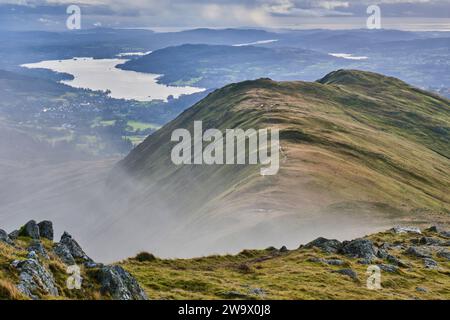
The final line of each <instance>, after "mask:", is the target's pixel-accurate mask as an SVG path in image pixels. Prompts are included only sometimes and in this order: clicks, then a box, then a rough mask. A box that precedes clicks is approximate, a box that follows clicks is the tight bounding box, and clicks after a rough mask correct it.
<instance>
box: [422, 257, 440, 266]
mask: <svg viewBox="0 0 450 320" xmlns="http://www.w3.org/2000/svg"><path fill="white" fill-rule="evenodd" d="M423 265H424V266H425V268H427V269H437V267H438V263H437V262H436V261H434V260H433V259H430V258H424V259H423Z"/></svg>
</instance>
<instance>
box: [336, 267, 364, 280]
mask: <svg viewBox="0 0 450 320" xmlns="http://www.w3.org/2000/svg"><path fill="white" fill-rule="evenodd" d="M331 272H332V273H339V274H342V275H344V276H347V277H350V278H351V279H352V280H354V281H356V280H358V274H357V273H356V272H355V271H353V270H352V269H341V270H335V271H331Z"/></svg>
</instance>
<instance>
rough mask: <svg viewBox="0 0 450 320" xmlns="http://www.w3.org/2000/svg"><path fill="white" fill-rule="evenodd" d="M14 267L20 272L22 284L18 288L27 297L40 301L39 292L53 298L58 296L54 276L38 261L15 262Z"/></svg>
mask: <svg viewBox="0 0 450 320" xmlns="http://www.w3.org/2000/svg"><path fill="white" fill-rule="evenodd" d="M12 265H13V266H14V267H16V268H17V269H19V270H20V282H19V284H18V285H17V288H18V289H19V291H20V292H22V293H23V294H25V295H26V296H28V297H30V298H32V299H38V296H37V292H38V291H42V292H44V293H45V294H48V295H51V296H57V295H58V288H57V287H56V283H55V279H54V278H53V275H52V274H51V273H50V272H48V271H47V270H46V269H45V268H44V267H43V266H42V264H41V263H40V262H39V261H38V260H37V259H27V260H24V261H14V262H13V263H12Z"/></svg>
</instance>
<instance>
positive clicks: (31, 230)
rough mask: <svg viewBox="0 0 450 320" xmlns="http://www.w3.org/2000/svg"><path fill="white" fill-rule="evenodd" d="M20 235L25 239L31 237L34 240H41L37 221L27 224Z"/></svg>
mask: <svg viewBox="0 0 450 320" xmlns="http://www.w3.org/2000/svg"><path fill="white" fill-rule="evenodd" d="M19 235H20V236H23V237H30V238H33V239H39V238H40V233H39V226H38V225H37V223H36V221H34V220H31V221H28V222H27V224H25V225H24V226H23V227H22V229H20V233H19Z"/></svg>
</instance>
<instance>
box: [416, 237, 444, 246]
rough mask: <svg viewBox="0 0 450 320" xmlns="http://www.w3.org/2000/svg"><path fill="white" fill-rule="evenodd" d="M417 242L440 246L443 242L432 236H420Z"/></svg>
mask: <svg viewBox="0 0 450 320" xmlns="http://www.w3.org/2000/svg"><path fill="white" fill-rule="evenodd" d="M418 243H419V244H421V245H426V246H440V245H442V244H443V242H442V241H441V240H439V239H436V238H432V237H422V238H420V239H419V241H418Z"/></svg>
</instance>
